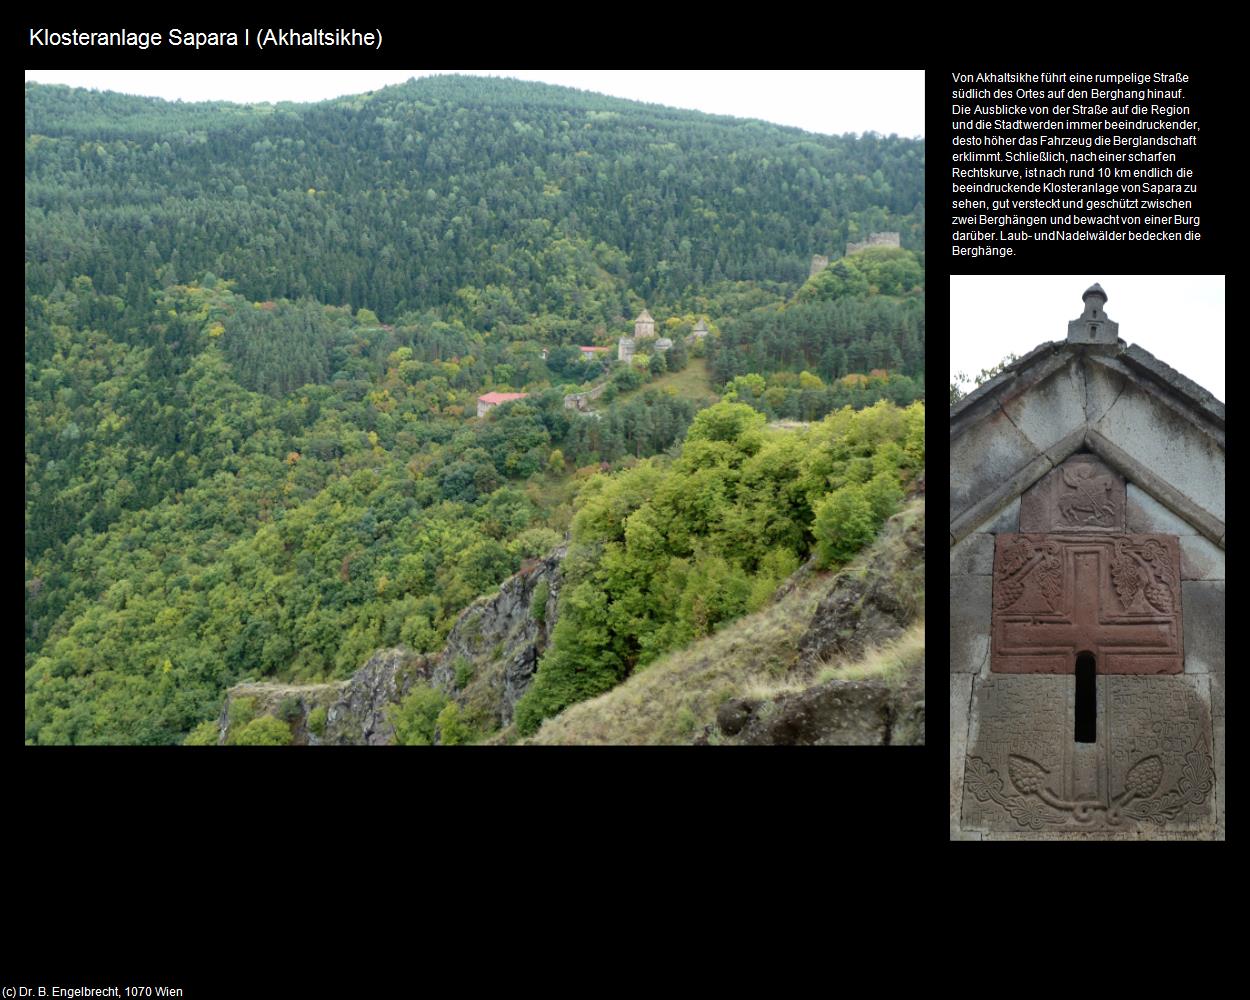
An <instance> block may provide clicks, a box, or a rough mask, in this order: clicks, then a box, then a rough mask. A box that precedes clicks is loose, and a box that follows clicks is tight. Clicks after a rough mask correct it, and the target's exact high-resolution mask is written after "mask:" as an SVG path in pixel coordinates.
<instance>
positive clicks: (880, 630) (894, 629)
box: [799, 506, 924, 669]
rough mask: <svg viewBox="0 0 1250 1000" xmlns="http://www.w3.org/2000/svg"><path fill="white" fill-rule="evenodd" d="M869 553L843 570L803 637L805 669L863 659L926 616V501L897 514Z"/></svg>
mask: <svg viewBox="0 0 1250 1000" xmlns="http://www.w3.org/2000/svg"><path fill="white" fill-rule="evenodd" d="M917 511H918V512H917ZM869 555H870V558H866V559H864V558H861V559H859V560H857V561H856V563H855V564H853V565H852V566H851V567H850V568H849V569H848V570H847V571H846V572H845V573H843V574H842V578H841V579H840V580H839V581H838V583H837V585H836V586H835V587H834V588H833V589H832V590H831V591H830V592H829V594H828V596H826V597H825V599H824V600H822V601H821V602H820V604H819V605H818V606H817V608H816V613H815V614H814V615H813V616H812V621H811V624H810V625H809V626H808V630H807V632H806V633H805V634H804V635H803V637H802V638H801V639H800V640H799V667H800V668H801V669H811V668H813V667H815V666H817V665H818V664H820V663H822V662H829V661H832V660H836V659H850V660H854V659H858V658H859V657H860V656H861V655H863V653H864V651H865V650H867V649H869V648H871V647H873V646H879V645H881V644H882V643H885V642H889V641H890V640H891V639H895V638H897V637H898V636H900V635H901V634H902V633H903V632H904V631H905V630H906V628H907V626H908V625H909V624H910V623H911V622H913V621H915V620H916V619H917V618H918V617H920V616H921V615H923V613H924V508H923V506H921V507H919V508H918V509H910V508H909V509H908V510H907V511H905V512H904V513H902V514H899V515H897V516H896V517H894V518H891V520H890V521H889V522H888V524H887V525H886V528H885V531H884V532H883V533H882V536H881V538H880V539H879V540H878V541H877V542H876V543H875V544H874V545H873V546H872V548H871V550H870V552H869Z"/></svg>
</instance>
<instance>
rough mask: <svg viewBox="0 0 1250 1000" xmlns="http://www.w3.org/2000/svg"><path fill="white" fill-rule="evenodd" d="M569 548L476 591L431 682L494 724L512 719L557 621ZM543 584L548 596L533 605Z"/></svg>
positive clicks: (553, 551)
mask: <svg viewBox="0 0 1250 1000" xmlns="http://www.w3.org/2000/svg"><path fill="white" fill-rule="evenodd" d="M567 552H568V546H567V545H561V546H559V547H558V548H556V549H554V550H552V552H550V553H549V554H548V555H546V556H545V557H544V558H542V559H536V560H532V561H531V562H529V563H528V564H527V565H525V566H523V567H522V568H521V571H520V572H519V573H516V574H514V575H513V576H510V577H508V579H507V580H505V581H504V582H503V583H502V584H501V585H500V587H499V592H498V593H497V594H493V595H491V596H490V597H480V598H478V599H477V600H476V601H474V602H473V603H472V604H470V605H469V606H468V607H467V608H465V609H464V610H463V611H462V612H460V617H459V618H457V619H456V624H455V626H454V627H453V628H452V630H451V632H450V633H448V635H447V644H446V645H445V646H444V647H443V651H442V652H441V653H440V654H439V656H438V660H437V663H436V664H435V665H434V668H433V672H432V675H431V677H432V682H433V684H434V686H435V687H438V688H441V689H442V690H443V691H445V692H447V693H448V694H449V695H452V696H453V697H455V698H456V700H457V701H459V702H461V705H462V707H465V708H468V709H470V710H472V711H474V712H475V713H476V714H477V715H478V716H479V717H481V716H483V715H485V716H488V717H489V718H491V719H492V720H493V722H494V723H495V724H496V725H498V726H506V725H509V724H510V723H511V722H512V713H513V710H514V709H515V707H516V703H517V699H519V698H520V697H521V695H523V694H525V692H526V691H527V690H528V689H529V685H530V681H532V680H533V678H534V671H536V670H537V669H538V659H539V657H540V656H541V655H542V654H543V651H544V650H546V648H547V643H548V641H549V640H550V637H551V632H552V629H553V628H554V627H555V623H556V608H557V605H558V603H559V599H560V585H561V583H562V580H563V574H562V573H561V571H560V567H561V562H562V560H563V559H564V556H565V553H567ZM544 590H545V591H546V598H545V599H544V600H541V601H539V602H538V603H539V606H538V607H535V597H536V595H537V596H539V597H541V596H542V591H544ZM535 612H537V613H535Z"/></svg>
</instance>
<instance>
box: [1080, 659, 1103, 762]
mask: <svg viewBox="0 0 1250 1000" xmlns="http://www.w3.org/2000/svg"><path fill="white" fill-rule="evenodd" d="M1096 677H1097V672H1096V671H1095V669H1094V654H1093V653H1078V654H1077V657H1076V742H1077V743H1094V742H1096V741H1097V738H1098V685H1097V681H1096V679H1095V678H1096Z"/></svg>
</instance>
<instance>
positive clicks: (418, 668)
mask: <svg viewBox="0 0 1250 1000" xmlns="http://www.w3.org/2000/svg"><path fill="white" fill-rule="evenodd" d="M567 551H568V546H567V545H561V546H559V547H558V548H556V549H554V550H553V551H552V552H550V553H549V554H548V555H546V556H544V557H543V558H542V559H531V560H527V561H526V562H525V563H524V564H523V565H522V567H521V570H520V572H518V573H515V574H513V575H512V576H510V577H508V579H507V580H505V581H504V582H503V583H502V584H501V585H500V587H499V591H498V592H497V593H495V594H491V595H490V596H488V597H480V598H478V599H477V600H476V601H474V602H473V603H472V604H470V605H469V606H468V607H467V608H465V609H464V610H463V611H462V612H461V613H460V615H459V617H458V618H457V619H456V623H455V625H453V626H452V629H451V631H450V632H449V633H448V635H447V642H446V644H445V645H444V647H443V649H442V650H441V651H440V652H439V653H437V654H435V655H433V656H429V655H423V654H420V653H414V652H413V651H412V650H410V649H408V648H407V647H405V646H396V647H394V648H392V649H381V650H378V651H377V652H376V653H374V654H373V656H371V657H370V658H369V660H368V662H367V663H365V665H364V666H363V667H361V668H360V669H359V670H357V671H356V673H355V674H353V675H352V676H351V678H350V679H348V680H345V681H339V682H337V683H331V684H309V685H304V686H292V685H284V684H239V685H236V686H235V687H233V688H231V689H230V690H229V691H228V692H226V702H225V704H224V705H223V706H222V710H221V717H220V719H219V736H218V742H219V743H224V742H226V738H227V735H228V730H229V722H230V719H231V717H232V714H231V709H232V706H234V705H236V703H238V702H239V701H240V700H241V699H251V701H250V702H247V703H245V704H244V708H246V710H247V714H248V716H249V717H251V716H253V715H273V716H276V717H278V718H281V719H282V720H283V721H284V722H288V723H289V724H290V726H291V729H292V735H293V738H292V743H293V744H296V745H307V746H317V745H320V744H337V745H369V746H378V745H383V744H388V743H390V742H391V740H392V739H393V737H394V730H393V728H392V727H391V724H390V723H389V722H388V721H387V718H386V711H387V708H388V707H390V706H391V705H395V704H398V703H399V702H400V701H402V700H403V699H404V696H405V695H407V694H408V692H409V691H410V690H411V689H412V686H413V685H414V684H416V683H418V682H420V681H426V682H428V683H430V684H432V685H434V686H435V687H437V688H439V689H441V690H442V691H443V692H444V693H446V694H447V695H448V696H450V697H452V698H454V699H455V700H456V701H457V702H459V703H460V705H461V707H462V708H463V709H465V710H467V712H468V714H469V716H470V717H471V718H472V719H473V720H474V721H475V722H477V723H479V724H486V725H488V726H492V727H493V726H507V725H509V724H510V723H511V722H512V713H513V710H514V709H515V707H516V703H517V700H518V699H519V698H520V697H521V696H522V695H523V694H525V692H526V690H528V688H529V685H530V681H531V680H532V679H533V677H534V672H535V671H536V670H537V669H538V659H539V657H540V656H541V655H542V653H543V652H544V650H546V648H547V643H548V641H549V639H550V636H551V632H552V629H553V628H554V627H555V623H556V616H557V607H558V604H559V599H560V584H561V580H562V573H561V561H562V560H563V559H564V555H565V553H566V552H567ZM543 590H545V591H546V596H545V597H544V598H543V599H542V600H536V597H537V596H541V592H542V591H543ZM536 605H537V606H536ZM535 612H537V614H535ZM318 709H323V710H324V719H322V718H321V717H320V716H318V717H317V719H316V721H315V722H313V721H311V717H312V715H313V713H314V712H315V711H317V710H318ZM236 714H237V713H236Z"/></svg>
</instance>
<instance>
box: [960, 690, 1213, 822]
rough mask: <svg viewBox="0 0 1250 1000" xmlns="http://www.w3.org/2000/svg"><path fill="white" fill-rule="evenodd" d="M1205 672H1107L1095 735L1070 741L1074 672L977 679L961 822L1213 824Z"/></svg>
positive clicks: (1209, 727) (1209, 736)
mask: <svg viewBox="0 0 1250 1000" xmlns="http://www.w3.org/2000/svg"><path fill="white" fill-rule="evenodd" d="M1208 683H1209V682H1208V679H1207V678H1205V677H1127V676H1118V677H1100V678H1098V684H1097V697H1098V726H1097V729H1098V738H1097V742H1096V743H1092V744H1081V743H1076V742H1075V741H1074V740H1073V720H1072V712H1073V688H1074V681H1073V678H1071V677H1043V676H1036V675H1034V676H1024V677H991V678H989V679H988V680H986V681H981V682H979V683H978V685H977V692H976V704H975V706H974V716H975V718H976V719H977V722H976V723H975V726H974V728H975V730H976V737H975V740H974V742H973V745H972V747H971V748H970V750H969V753H968V756H967V760H966V762H965V770H964V782H963V789H964V796H963V817H962V826H963V828H964V829H984V830H1003V831H1015V832H1030V831H1031V832H1034V833H1038V832H1042V831H1052V832H1058V831H1081V830H1108V831H1115V830H1126V831H1127V830H1133V829H1135V828H1137V827H1139V826H1145V827H1149V828H1151V829H1159V828H1162V829H1167V830H1175V829H1192V828H1194V827H1205V826H1209V825H1210V824H1211V823H1212V822H1214V820H1213V809H1212V792H1213V789H1214V786H1215V776H1214V771H1213V761H1212V757H1211V747H1212V744H1211V719H1210V709H1209V699H1210V693H1209V689H1208V688H1207V687H1206V685H1207V684H1208Z"/></svg>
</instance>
